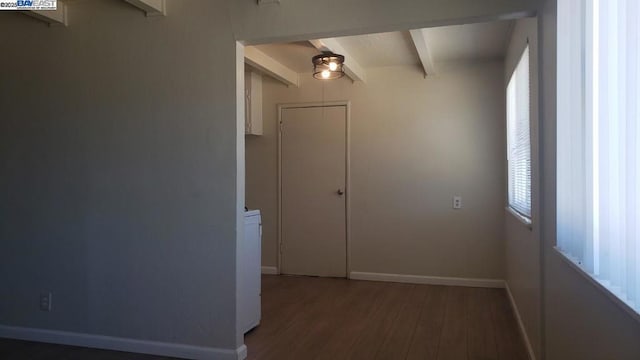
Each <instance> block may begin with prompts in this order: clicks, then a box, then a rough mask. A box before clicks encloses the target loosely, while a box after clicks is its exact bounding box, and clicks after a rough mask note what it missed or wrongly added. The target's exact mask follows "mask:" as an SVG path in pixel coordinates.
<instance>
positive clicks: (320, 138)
mask: <svg viewBox="0 0 640 360" xmlns="http://www.w3.org/2000/svg"><path fill="white" fill-rule="evenodd" d="M534 21H535V20H534ZM515 28H516V21H514V20H504V21H497V22H492V23H480V24H468V25H456V26H445V27H436V28H428V29H412V30H409V31H396V32H390V33H379V34H367V35H358V36H348V37H340V38H329V39H315V40H310V41H298V42H289V43H276V44H263V45H255V46H247V47H245V48H244V56H245V61H244V64H243V69H242V70H244V74H245V80H246V81H245V84H246V88H245V93H244V94H243V95H244V97H245V99H247V105H246V106H245V109H246V112H247V114H248V115H247V117H246V124H245V125H246V126H245V131H246V133H247V136H246V139H245V140H246V144H245V145H246V204H247V206H248V207H249V208H250V209H254V208H257V209H260V210H261V213H262V221H263V232H262V236H263V237H262V272H263V274H271V275H280V274H282V275H307V276H316V277H320V278H321V279H316V280H318V281H316V280H311V279H309V278H294V277H291V278H290V277H287V278H282V277H265V278H263V284H262V296H263V308H264V311H263V322H262V324H263V325H264V327H262V328H260V327H259V328H258V329H257V330H256V331H254V332H253V333H252V335H251V339H252V340H251V341H250V342H249V345H250V346H251V344H254V345H255V346H256V347H260V346H261V345H259V344H260V340H259V339H260V338H261V337H263V335H264V334H269V335H268V336H271V335H273V334H278V333H286V329H285V327H286V326H288V325H286V323H283V322H280V320H277V319H282V318H286V319H289V320H291V321H294V322H295V323H296V324H298V325H296V326H294V327H293V328H296V329H297V330H298V331H295V332H292V333H291V334H290V335H292V336H294V335H295V333H299V331H303V329H304V325H300V323H299V322H303V323H304V322H311V323H312V322H322V319H323V317H330V316H331V315H330V313H328V312H327V311H329V310H330V309H333V310H337V311H338V313H341V314H343V315H345V314H350V313H351V311H355V309H354V308H353V306H354V303H360V304H362V305H363V306H365V308H367V307H368V306H370V308H369V309H370V311H374V312H377V313H379V314H380V319H379V320H380V321H381V322H388V323H389V324H392V325H390V326H391V328H394V326H393V324H394V323H395V321H397V320H396V319H400V318H403V319H405V320H406V319H409V320H407V321H408V322H409V323H411V324H413V325H417V324H418V322H419V321H421V320H420V317H419V316H418V314H419V313H420V311H423V310H421V309H423V307H424V306H425V301H426V300H425V299H427V298H429V297H431V296H432V295H425V294H427V293H428V294H432V293H433V294H435V293H438V295H433V296H436V297H437V298H438V299H437V300H433V301H444V302H445V303H447V304H453V305H451V306H454V307H457V306H459V307H460V309H459V310H460V311H461V312H465V313H466V312H467V311H471V312H474V311H479V312H478V313H477V314H475V315H473V316H471V317H470V318H466V319H467V320H465V321H472V322H473V321H475V320H478V319H480V318H482V319H484V320H482V321H481V322H483V323H490V322H491V321H492V320H490V318H491V317H492V316H494V315H496V314H498V313H499V311H497V308H495V306H497V307H501V306H504V303H502V302H501V300H498V298H500V297H501V295H500V294H501V292H500V293H494V292H493V290H491V291H489V290H487V291H479V292H478V293H477V294H476V293H475V292H473V291H471V292H466V291H465V290H460V289H457V288H455V287H456V286H467V287H479V288H500V287H503V286H504V274H503V269H502V265H501V264H502V263H503V259H502V256H503V254H504V242H503V241H502V240H503V236H504V235H503V234H504V228H503V224H504V222H503V221H504V217H505V212H504V208H505V202H504V201H505V200H504V199H505V194H506V179H505V174H506V161H505V148H506V119H505V113H506V110H505V95H506V93H505V91H506V90H505V89H506V80H505V79H506V77H507V74H506V72H507V69H506V68H507V65H506V62H507V61H506V59H507V57H508V54H507V53H508V49H509V48H510V44H511V43H512V42H513V38H514V36H513V34H514V29H515ZM527 41H529V39H527ZM530 41H531V42H533V40H530ZM536 46H537V45H536ZM326 50H331V51H333V52H334V53H339V54H341V55H344V56H345V64H344V65H345V73H346V76H345V77H344V78H341V79H337V80H326V81H325V80H319V79H315V78H313V76H312V71H313V65H312V63H311V58H312V57H313V56H314V55H316V54H318V53H319V52H321V51H326ZM274 64H279V65H277V66H275V65H274ZM247 79H249V80H247ZM256 99H258V100H256ZM258 102H259V106H258V105H257V103H258ZM534 107H535V106H534ZM258 113H259V115H258ZM536 261H539V259H532V260H531V262H532V263H535V262H536ZM327 277H337V278H346V279H349V280H343V279H326V278H327ZM350 280H372V281H377V282H395V283H407V284H408V285H397V284H395V285H389V286H388V287H387V286H381V287H369V286H367V285H362V283H358V282H352V281H350ZM309 281H313V284H314V285H313V286H312V288H313V290H310V289H309V288H308V287H306V285H308V284H310V283H309ZM325 281H326V282H325ZM329 281H335V282H329ZM535 281H536V280H535V279H534V280H532V282H535ZM428 285H445V286H450V287H451V288H447V289H446V291H444V292H442V293H439V292H438V291H439V290H436V289H434V288H433V287H429V286H428ZM422 286H427V288H423V287H422ZM374 288H375V289H374ZM336 289H338V290H336ZM440 290H442V289H440ZM332 291H336V293H335V294H334V295H332V296H325V295H326V294H327V292H332ZM378 291H380V292H378ZM500 291H503V290H500ZM297 292H302V294H301V295H300V296H297V295H298V294H297ZM398 294H403V295H402V297H403V298H402V300H400V305H398V303H397V302H396V300H398V299H395V297H396V296H397V295H398ZM316 297H317V299H316ZM440 297H441V298H440ZM269 299H270V300H269ZM273 299H280V302H278V301H276V300H273ZM354 299H358V300H354ZM376 299H385V300H380V301H381V302H377V300H376ZM394 299H395V300H394ZM487 299H493V300H487ZM505 299H507V298H506V297H505ZM430 301H431V300H430ZM483 301H487V303H486V304H485V305H486V307H485V308H486V309H489V310H487V311H486V312H485V311H483V310H479V309H475V308H474V309H470V308H468V306H467V304H469V303H482V302H483ZM392 304H395V305H392ZM507 304H508V303H507ZM289 305H291V306H292V308H288V307H287V306H289ZM397 306H399V309H400V310H398V309H397V308H396V307H397ZM447 306H449V305H447ZM447 306H445V307H444V308H447ZM492 306H494V308H492ZM283 308H284V309H289V310H287V311H285V312H283V311H284V310H282V309H283ZM267 309H268V310H267ZM277 309H280V310H277ZM402 309H406V310H407V313H404V310H402ZM409 309H413V310H409ZM491 309H493V310H491ZM343 310H344V312H340V311H343ZM411 311H414V312H415V313H413V314H410V312H411ZM492 311H493V312H492ZM535 311H536V310H535V309H533V310H532V313H534V314H535ZM355 312H356V313H357V311H355ZM400 314H403V315H400ZM356 315H357V314H356ZM356 315H353V317H356V318H357V316H356ZM476 315H477V318H475V320H474V316H476ZM289 316H292V317H294V318H296V319H297V320H296V319H293V318H289ZM298 316H299V317H298ZM341 316H342V315H341ZM345 316H346V318H345V320H348V319H347V318H351V316H347V315H345ZM496 316H497V315H496ZM449 320H451V321H455V319H449ZM449 320H447V319H445V322H447V321H449ZM283 321H284V320H283ZM403 321H404V320H403ZM509 321H511V320H509ZM531 321H535V319H533V320H531ZM267 323H268V324H269V325H266V324H267ZM263 325H261V326H263ZM370 325H371V327H375V326H376V325H377V324H370ZM396 325H397V326H400V325H399V324H396ZM431 325H434V324H430V325H425V326H431ZM283 326H284V327H283ZM327 326H328V327H329V328H331V326H329V325H327ZM353 326H356V327H357V325H353ZM434 326H436V327H438V326H442V324H440V325H438V324H435V325H434ZM461 326H462V327H464V326H470V327H473V326H475V325H474V324H471V323H469V324H466V323H465V324H462V325H461ZM492 326H493V325H492ZM408 328H412V329H413V328H414V327H411V326H409V327H408ZM442 329H443V328H442ZM442 329H441V330H442ZM325 330H326V329H324V330H322V329H320V330H318V331H319V332H321V333H322V334H325V335H327V334H326V333H325V332H324V331H325ZM387 330H388V331H387ZM387 330H385V331H384V333H385V334H386V335H385V334H373V333H370V334H366V335H364V334H363V335H358V336H361V337H363V338H362V342H363V343H368V344H369V345H370V344H372V343H373V344H375V346H374V347H376V349H378V350H377V351H381V352H387V351H392V350H391V349H390V348H386V347H387V346H395V345H398V344H395V345H393V344H389V343H388V342H389V341H391V340H390V339H391V338H395V337H398V336H400V337H403V338H404V337H405V336H406V337H407V338H409V339H411V338H413V336H414V335H415V334H400V333H398V332H396V330H397V329H396V330H392V329H387ZM501 331H502V330H501ZM505 331H507V332H510V330H505ZM534 332H535V327H534ZM516 333H517V332H516ZM399 334H400V335H399ZM441 335H442V336H448V335H445V334H444V333H443V334H441ZM484 335H486V334H480V335H479V336H484ZM264 336H267V335H264ZM273 336H275V335H273ZM327 336H329V338H331V339H333V340H335V341H339V340H338V339H334V337H332V336H330V335H327ZM533 336H534V337H535V335H533ZM368 337H371V339H369V338H368ZM365 338H367V339H365ZM374 338H375V339H374ZM418 338H419V336H418ZM256 339H258V340H256ZM292 339H293V338H292ZM372 339H373V340H372ZM280 340H282V343H283V344H285V343H288V341H286V340H283V339H280ZM512 340H513V341H514V342H518V341H520V340H521V339H519V338H518V339H512ZM488 341H489V340H488ZM521 344H522V343H521ZM334 345H335V347H336V349H338V348H341V345H340V344H338V343H336V344H333V345H328V346H330V347H331V346H334ZM352 345H353V346H354V347H358V346H360V345H358V341H356V344H352ZM361 345H362V344H361ZM314 346H315V345H314ZM362 346H364V345H362ZM402 346H406V347H407V348H408V349H413V348H415V349H414V350H411V351H417V352H418V353H419V352H420V351H422V350H424V349H422V350H420V349H418V348H417V347H418V346H419V344H417V343H416V344H404V345H402ZM460 346H462V347H459V346H456V347H452V348H451V349H450V350H451V351H454V352H455V351H456V350H455V349H461V348H464V346H463V345H460ZM526 347H527V346H525V345H524V344H522V348H520V350H522V349H525V348H526ZM529 348H531V346H529ZM289 350H290V349H289ZM334 350H335V349H334ZM342 350H344V349H342ZM361 350H362V351H365V350H364V348H363V349H361ZM520 350H518V351H520ZM260 351H262V352H260ZM260 351H259V354H260V356H261V357H262V358H270V356H271V355H273V358H277V356H281V355H283V354H284V353H283V352H278V351H284V350H282V349H280V350H278V351H276V350H273V354H272V353H271V351H272V350H269V349H266V348H265V349H262V350H260ZM292 351H294V352H295V349H294V350H292ZM327 351H329V350H327ZM336 351H337V350H336ZM403 351H404V350H403ZM443 351H448V350H443ZM470 351H472V350H470ZM492 351H493V350H492ZM526 351H527V350H526V349H525V352H526ZM472 352H473V351H472ZM270 354H271V355H270ZM276 354H277V355H276ZM420 354H423V353H420ZM452 354H453V353H452ZM423 355H424V354H423ZM485 355H487V354H479V355H478V356H485ZM450 356H451V357H453V358H455V356H456V355H455V354H453V355H451V354H450ZM487 356H489V355H487ZM503 356H506V357H507V358H520V354H516V355H514V354H510V355H504V354H503ZM489 357H490V356H489Z"/></svg>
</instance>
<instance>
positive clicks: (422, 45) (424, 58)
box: [409, 29, 436, 78]
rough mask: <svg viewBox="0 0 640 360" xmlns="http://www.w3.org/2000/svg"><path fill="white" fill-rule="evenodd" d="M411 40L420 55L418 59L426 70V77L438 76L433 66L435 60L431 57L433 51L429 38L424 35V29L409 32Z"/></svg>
mask: <svg viewBox="0 0 640 360" xmlns="http://www.w3.org/2000/svg"><path fill="white" fill-rule="evenodd" d="M409 34H410V35H411V40H413V45H414V46H415V48H416V51H417V53H418V58H419V59H420V63H421V64H422V68H423V69H424V77H425V78H426V77H427V76H433V75H435V74H436V68H435V66H434V65H433V58H432V57H431V50H430V49H429V45H428V44H427V38H426V37H425V34H424V29H414V30H409Z"/></svg>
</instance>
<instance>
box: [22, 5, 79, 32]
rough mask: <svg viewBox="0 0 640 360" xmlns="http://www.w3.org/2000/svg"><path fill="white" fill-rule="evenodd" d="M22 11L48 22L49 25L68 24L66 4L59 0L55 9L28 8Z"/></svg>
mask: <svg viewBox="0 0 640 360" xmlns="http://www.w3.org/2000/svg"><path fill="white" fill-rule="evenodd" d="M22 13H23V14H25V15H28V16H31V17H33V18H36V19H38V20H41V21H44V22H46V23H47V24H49V26H51V25H64V26H67V25H68V17H67V5H66V4H65V3H63V2H61V1H58V4H57V7H56V9H55V10H29V11H23V12H22Z"/></svg>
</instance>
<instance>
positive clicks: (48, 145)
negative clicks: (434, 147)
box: [0, 0, 640, 360]
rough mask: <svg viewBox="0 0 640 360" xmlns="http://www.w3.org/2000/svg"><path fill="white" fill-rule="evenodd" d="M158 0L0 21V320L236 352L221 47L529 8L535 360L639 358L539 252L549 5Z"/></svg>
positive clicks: (226, 82) (547, 162)
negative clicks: (44, 297)
mask: <svg viewBox="0 0 640 360" xmlns="http://www.w3.org/2000/svg"><path fill="white" fill-rule="evenodd" d="M167 3H168V7H169V8H168V17H167V18H149V19H147V18H144V15H143V14H141V13H140V12H138V11H137V10H135V9H131V8H129V7H128V5H126V4H122V3H121V2H118V1H108V2H107V1H91V2H88V1H83V2H80V1H77V2H73V3H72V4H70V6H69V12H70V14H69V15H70V16H69V19H70V25H69V27H67V28H64V27H51V28H49V27H47V26H45V25H44V24H42V23H40V22H38V21H37V20H34V19H30V18H27V17H24V16H22V15H19V14H15V13H10V12H2V14H0V19H1V21H0V29H1V30H3V31H2V33H3V34H19V35H17V36H3V37H1V38H0V46H1V47H2V49H3V50H4V53H3V54H4V56H2V57H0V65H1V66H0V75H1V77H0V78H1V79H2V81H0V105H1V109H2V110H1V111H2V118H1V121H0V126H1V130H2V131H1V132H0V140H1V141H0V150H1V151H0V159H1V161H0V174H1V175H2V176H0V186H1V187H2V188H3V189H5V190H4V191H5V192H4V195H3V196H4V199H5V201H3V202H1V205H0V214H2V216H1V217H0V218H1V219H2V220H0V221H2V222H1V223H0V224H1V225H2V226H0V236H1V241H0V246H1V247H2V248H1V250H2V251H0V259H1V260H2V261H0V280H1V283H2V284H3V287H2V288H0V295H1V297H0V299H2V301H3V302H2V307H1V308H0V323H2V324H22V325H26V326H37V327H45V328H52V329H71V330H73V331H87V332H89V331H94V330H95V329H97V328H100V329H103V330H104V332H108V333H110V334H117V335H118V336H129V337H132V338H146V339H163V341H164V339H168V340H166V341H172V342H186V343H206V344H209V345H210V346H225V347H229V348H232V347H234V346H236V345H237V343H238V340H237V333H236V331H235V330H234V327H235V324H234V323H233V320H232V317H233V316H229V314H233V310H234V306H235V305H234V304H235V301H234V300H233V299H232V298H234V295H233V294H234V289H233V287H234V281H235V280H234V279H235V277H234V276H233V274H234V271H235V270H234V264H232V263H233V262H234V260H233V259H235V246H234V245H235V244H234V239H235V234H234V230H233V229H234V227H235V224H234V221H235V215H236V210H237V209H235V200H236V199H234V196H235V195H234V194H235V190H237V189H239V188H241V187H242V185H243V179H236V178H235V174H236V166H237V164H236V162H235V160H236V156H235V153H234V151H235V150H234V149H235V146H236V145H237V142H238V141H239V140H234V139H235V136H233V135H231V136H230V135H229V134H233V133H234V131H235V130H234V129H235V126H236V124H235V123H234V122H235V121H236V117H235V110H234V109H235V100H234V91H233V90H232V89H234V87H233V86H234V85H233V84H234V78H233V74H234V73H235V72H234V67H235V62H234V61H233V59H232V57H231V56H230V57H227V55H231V54H235V50H234V49H235V44H234V43H233V41H232V40H233V38H234V37H235V39H239V40H246V41H248V42H252V43H258V42H266V41H287V40H301V39H308V38H312V37H324V36H332V35H348V34H361V33H367V32H375V31H385V30H398V29H404V28H407V27H421V26H433V25H437V24H443V23H461V22H464V21H465V20H469V19H482V20H492V19H495V18H498V17H502V16H513V15H514V14H518V13H523V12H524V13H531V12H533V11H535V10H536V9H538V10H540V26H539V30H538V31H539V34H540V44H541V49H542V51H541V55H540V59H541V67H540V69H541V72H540V80H541V83H540V84H541V89H542V91H541V94H542V97H541V115H542V116H541V129H542V132H541V144H542V145H543V146H542V149H541V154H542V161H541V194H542V202H541V205H542V206H541V209H542V211H541V215H542V216H541V223H542V229H543V232H542V235H543V236H542V238H543V239H544V244H545V247H544V251H543V252H542V254H541V255H542V256H543V260H544V267H543V274H544V279H543V283H544V286H543V288H542V291H543V299H544V302H543V304H544V309H546V310H545V311H544V314H545V316H544V317H543V320H544V321H543V329H544V334H545V336H544V337H543V338H542V340H543V342H544V343H546V345H547V346H546V354H547V356H546V359H558V360H566V359H638V358H639V357H640V343H639V342H638V341H637V339H638V338H640V329H639V325H638V324H637V322H635V321H634V320H632V319H631V318H630V317H629V316H627V315H626V313H624V312H623V311H622V310H620V309H619V308H618V307H617V306H615V305H613V303H612V302H610V300H609V299H608V298H607V297H606V296H604V295H603V294H602V293H600V292H599V290H597V289H595V288H594V287H593V286H592V285H590V284H589V283H588V282H587V281H586V280H585V279H584V278H582V277H581V275H579V274H577V273H576V272H575V271H574V270H573V269H571V268H569V266H567V264H565V263H563V262H562V260H561V259H560V258H559V257H558V256H557V255H555V254H554V253H553V250H552V246H553V245H554V244H555V220H554V219H555V190H554V189H555V141H556V138H555V127H554V126H555V110H556V107H555V94H556V91H555V86H556V84H555V82H556V74H555V55H556V51H555V36H556V26H555V23H556V16H557V13H556V11H555V6H556V3H555V0H547V1H543V0H517V1H502V0H485V1H476V0H455V1H452V0H442V1H441V0H431V1H421V0H402V1H395V2H375V3H371V2H370V1H367V0H357V1H350V2H347V3H345V2H339V3H337V2H336V3H335V4H336V5H335V6H326V7H318V6H317V2H312V1H310V0H300V1H284V0H283V1H282V2H281V4H280V5H270V6H264V7H258V6H257V5H256V3H255V1H254V0H237V1H236V0H234V1H211V2H204V1H199V2H196V1H186V0H180V1H171V0H169V1H168V2H167ZM543 5H544V6H543ZM125 6H127V8H126V10H125ZM227 6H229V7H230V8H231V10H230V12H229V11H228V10H227ZM336 6H337V7H339V8H340V11H339V12H335V11H333V9H335V8H336ZM87 15H88V16H87ZM230 19H231V20H230ZM231 29H233V31H231ZM311 34H316V35H318V36H311ZM203 35H204V36H203ZM7 54H8V55H7ZM16 64H19V66H17V65H16ZM43 64H51V67H52V69H51V70H50V69H49V68H46V67H44V66H43ZM147 66H148V67H147ZM131 68H133V69H136V70H138V69H139V71H133V72H132V71H130V70H129V69H131ZM16 69H18V70H16ZM87 119H91V120H94V121H93V122H89V121H88V120H87ZM114 119H116V120H117V119H125V120H127V121H122V122H116V120H114ZM150 129H151V130H150ZM194 139H195V140H194ZM150 184H151V185H150ZM167 204H170V206H168V205H167ZM158 224H162V225H163V226H162V227H159V226H158ZM51 239H53V240H51ZM114 239H115V240H114ZM60 259H63V260H64V261H62V260H60ZM141 261H142V262H141ZM42 269H45V270H42ZM131 274H133V276H131ZM42 287H53V290H55V293H56V295H54V308H55V309H56V310H55V311H59V313H57V314H56V313H54V312H55V311H54V312H52V313H49V314H44V313H39V312H37V314H36V313H34V312H33V305H29V304H30V303H31V302H37V296H38V295H39V292H40V291H41V288H42ZM114 289H116V290H114ZM60 292H62V294H60ZM64 293H70V294H71V293H72V294H73V296H67V299H68V300H67V301H65V300H63V301H62V302H60V301H61V299H60V296H64ZM125 293H126V296H125ZM34 294H35V296H36V298H35V300H34ZM158 294H159V295H161V296H160V297H157V296H156V297H154V298H153V299H154V303H153V304H151V305H149V304H148V301H147V300H148V299H149V298H150V296H155V295H158ZM76 295H77V296H76ZM125 299H126V300H125ZM31 304H33V303H31ZM131 304H134V305H133V306H132V305H131ZM135 304H139V305H138V306H136V305H135ZM142 304H144V306H143V305H142ZM103 305H104V306H103ZM35 306H37V305H35ZM98 310H99V311H98ZM131 314H134V315H133V316H131ZM107 317H111V318H110V319H106V318H107ZM141 319H148V320H150V321H151V320H153V321H152V322H146V321H141ZM181 319H184V320H185V321H184V322H183V321H182V320H181ZM192 320H193V321H192ZM107 321H108V322H109V323H108V324H107V323H106V322H107ZM149 323H153V324H154V326H149ZM187 323H188V326H187V325H186V324H187ZM96 324H100V325H99V326H96ZM169 324H170V327H171V329H169V328H168V325H169ZM89 325H91V326H89ZM183 326H184V327H185V328H184V329H183V328H181V327H183ZM125 327H126V329H123V328H125ZM98 330H99V329H98ZM96 331H97V330H96ZM234 338H235V339H234ZM544 348H545V347H544V344H543V349H544ZM544 353H545V352H544V351H543V355H544ZM543 357H544V356H543Z"/></svg>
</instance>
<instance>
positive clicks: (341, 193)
mask: <svg viewBox="0 0 640 360" xmlns="http://www.w3.org/2000/svg"><path fill="white" fill-rule="evenodd" d="M336 193H337V194H338V195H339V196H342V195H344V191H342V189H338V191H336Z"/></svg>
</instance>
